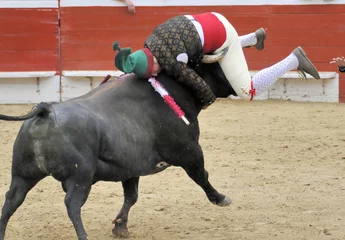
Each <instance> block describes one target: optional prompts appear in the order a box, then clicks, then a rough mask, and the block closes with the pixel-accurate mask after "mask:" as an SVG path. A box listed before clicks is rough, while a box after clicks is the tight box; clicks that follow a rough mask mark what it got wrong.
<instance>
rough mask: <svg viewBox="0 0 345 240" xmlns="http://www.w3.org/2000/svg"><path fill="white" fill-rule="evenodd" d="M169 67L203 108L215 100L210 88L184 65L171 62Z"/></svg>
mask: <svg viewBox="0 0 345 240" xmlns="http://www.w3.org/2000/svg"><path fill="white" fill-rule="evenodd" d="M171 66H172V73H173V75H174V76H175V77H176V78H177V80H178V81H179V82H181V83H182V84H185V85H186V86H187V87H189V88H190V89H191V90H192V91H193V93H194V94H195V97H197V98H198V99H199V100H200V101H201V102H202V104H203V106H209V105H211V104H212V103H213V102H214V101H215V100H216V96H215V95H214V94H213V92H212V90H211V88H210V86H209V85H208V84H207V83H206V82H205V81H204V80H203V79H202V78H201V77H200V76H199V75H198V74H197V73H196V72H195V71H194V70H193V69H192V68H190V67H189V66H188V65H187V64H186V63H183V62H178V61H173V62H172V63H171Z"/></svg>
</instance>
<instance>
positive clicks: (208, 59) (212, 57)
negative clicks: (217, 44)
mask: <svg viewBox="0 0 345 240" xmlns="http://www.w3.org/2000/svg"><path fill="white" fill-rule="evenodd" d="M228 50H229V47H227V48H224V49H223V50H222V51H220V52H219V53H216V54H214V55H204V57H203V58H202V59H201V62H203V63H215V62H218V61H219V60H220V59H222V58H223V57H224V56H225V54H226V53H227V52H228Z"/></svg>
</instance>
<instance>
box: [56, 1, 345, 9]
mask: <svg viewBox="0 0 345 240" xmlns="http://www.w3.org/2000/svg"><path fill="white" fill-rule="evenodd" d="M132 2H133V4H134V5H135V6H157V7H158V6H217V5H218V6H219V5H221V6H231V5H267V4H268V5H285V4H289V5H310V4H345V0H188V1H185V0H132ZM124 5H125V3H123V2H121V1H117V0H61V1H60V6H62V7H71V6H124Z"/></svg>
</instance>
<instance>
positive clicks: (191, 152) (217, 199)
mask: <svg viewBox="0 0 345 240" xmlns="http://www.w3.org/2000/svg"><path fill="white" fill-rule="evenodd" d="M184 149H185V151H182V152H183V155H181V158H183V159H181V160H180V161H179V162H180V164H181V167H182V168H183V169H184V170H185V171H186V172H187V174H188V176H189V177H190V178H191V179H193V180H194V181H195V182H196V183H197V184H198V185H199V186H200V187H201V188H202V189H203V190H204V191H205V193H206V196H207V198H208V199H209V200H210V202H212V203H213V204H216V205H218V206H222V207H223V206H228V205H230V204H231V203H232V201H231V199H230V198H228V197H227V196H224V195H223V194H221V193H219V192H218V191H217V190H216V189H215V188H214V187H213V186H212V185H211V183H210V182H209V181H208V173H207V171H206V170H205V168H204V155H203V152H202V150H201V147H200V145H199V144H192V145H190V146H189V147H186V148H184Z"/></svg>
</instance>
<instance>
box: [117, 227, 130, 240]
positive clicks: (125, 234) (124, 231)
mask: <svg viewBox="0 0 345 240" xmlns="http://www.w3.org/2000/svg"><path fill="white" fill-rule="evenodd" d="M113 235H114V237H115V238H129V237H130V234H129V231H128V228H127V227H123V226H121V227H120V226H115V227H114V228H113Z"/></svg>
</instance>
